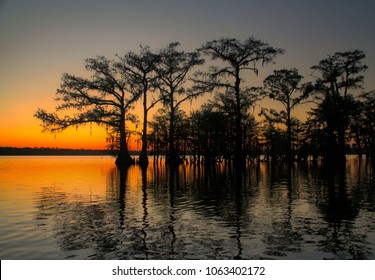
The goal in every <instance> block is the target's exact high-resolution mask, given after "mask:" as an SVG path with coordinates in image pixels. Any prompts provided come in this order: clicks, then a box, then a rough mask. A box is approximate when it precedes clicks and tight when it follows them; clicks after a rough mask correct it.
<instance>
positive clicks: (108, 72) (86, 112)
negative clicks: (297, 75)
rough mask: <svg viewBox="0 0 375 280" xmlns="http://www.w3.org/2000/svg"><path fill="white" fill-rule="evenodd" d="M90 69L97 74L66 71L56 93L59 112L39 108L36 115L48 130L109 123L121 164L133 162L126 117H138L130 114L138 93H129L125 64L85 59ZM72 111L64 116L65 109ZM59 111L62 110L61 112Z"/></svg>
mask: <svg viewBox="0 0 375 280" xmlns="http://www.w3.org/2000/svg"><path fill="white" fill-rule="evenodd" d="M85 63H86V70H88V71H90V72H92V73H93V75H92V76H91V77H90V78H83V77H78V76H74V75H70V74H67V73H65V74H63V76H62V83H61V85H60V88H59V89H58V90H57V92H56V95H57V97H56V101H57V102H59V105H57V106H56V112H55V113H48V112H47V111H46V110H43V109H40V108H39V109H38V110H37V112H36V113H35V115H34V116H35V117H36V118H38V119H39V120H41V121H42V127H43V130H44V131H47V132H52V133H55V132H61V131H63V130H65V129H66V128H68V127H71V126H76V127H77V126H81V125H85V124H87V123H96V124H98V125H103V126H106V127H107V128H108V129H107V131H109V133H112V135H111V136H112V138H113V139H114V141H115V142H117V139H118V142H119V152H118V156H117V159H116V163H117V164H121V165H128V164H131V163H132V162H133V160H132V158H131V157H130V155H129V152H128V145H127V139H126V137H127V130H126V126H125V122H126V120H128V119H129V118H131V119H134V116H132V115H131V114H130V113H129V110H130V109H131V108H132V106H133V104H134V102H135V101H136V100H137V99H138V98H139V93H138V92H133V93H131V92H128V91H127V86H128V80H127V79H126V77H124V76H123V75H122V73H123V69H121V65H120V64H118V63H115V62H114V61H113V60H109V59H107V58H105V57H104V56H98V57H96V58H89V59H86V60H85ZM66 110H68V111H70V114H67V115H61V113H62V112H63V111H66ZM57 112H59V113H60V112H61V113H60V114H58V113H57Z"/></svg>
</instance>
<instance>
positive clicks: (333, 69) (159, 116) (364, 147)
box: [35, 37, 375, 166]
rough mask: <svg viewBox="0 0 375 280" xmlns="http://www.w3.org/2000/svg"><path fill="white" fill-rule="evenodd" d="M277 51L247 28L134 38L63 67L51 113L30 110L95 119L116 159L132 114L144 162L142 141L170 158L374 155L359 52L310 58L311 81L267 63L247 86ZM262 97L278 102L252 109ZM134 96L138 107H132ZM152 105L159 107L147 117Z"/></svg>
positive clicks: (44, 116) (60, 126)
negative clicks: (154, 46)
mask: <svg viewBox="0 0 375 280" xmlns="http://www.w3.org/2000/svg"><path fill="white" fill-rule="evenodd" d="M283 52H284V51H283V50H282V49H279V48H275V47H272V46H270V45H269V44H267V43H264V42H262V41H260V40H258V39H255V38H254V37H250V38H248V39H246V40H244V41H241V40H237V39H230V38H223V39H220V40H213V41H210V42H207V43H205V44H203V45H202V46H201V47H200V48H199V49H197V50H195V51H193V52H185V51H181V50H179V43H171V44H169V45H168V46H167V47H166V48H164V49H161V50H159V51H155V52H154V51H152V50H151V49H150V48H149V47H142V46H141V47H140V50H139V51H138V52H132V51H131V52H128V53H127V54H125V55H124V56H116V59H114V60H111V59H107V58H105V57H102V56H98V57H96V58H90V59H87V60H86V61H85V62H86V69H87V70H88V71H89V72H91V73H92V75H91V77H89V78H83V77H78V76H74V75H70V74H66V73H65V74H63V76H62V83H61V86H60V88H59V89H58V90H57V92H56V100H57V101H58V105H57V106H56V112H53V113H49V112H46V111H45V110H43V109H38V111H37V112H36V113H35V116H36V117H37V118H38V119H40V120H41V121H42V127H43V129H44V131H48V132H52V133H55V132H59V131H63V130H64V129H66V128H68V127H70V126H79V125H84V124H87V123H96V124H98V125H102V126H104V127H105V128H106V131H107V134H108V137H107V142H108V146H109V148H111V149H113V150H117V151H118V157H117V160H116V163H117V164H125V165H126V164H131V163H133V159H132V158H131V156H130V155H129V151H128V141H129V139H130V136H131V134H132V131H131V129H129V127H128V125H127V124H129V123H130V122H133V123H136V122H138V118H139V117H141V118H142V126H141V127H142V132H141V133H140V140H141V141H142V151H141V155H140V157H139V161H140V163H141V164H147V162H148V150H150V151H152V152H153V154H154V155H155V156H156V157H155V158H156V159H157V158H158V156H159V155H166V159H167V162H168V163H169V164H171V165H176V164H179V163H181V162H182V161H183V160H185V159H188V160H189V161H190V162H194V163H200V162H205V163H206V164H210V163H213V162H216V161H218V160H230V161H233V162H234V163H235V164H236V165H240V166H242V165H243V164H244V163H245V162H246V161H247V160H250V161H256V160H258V161H259V160H266V161H287V162H293V161H306V160H318V159H324V160H325V161H328V162H338V161H344V160H345V154H346V153H348V152H349V151H353V149H354V150H355V151H356V153H358V155H359V156H362V155H366V156H367V157H368V158H371V159H372V160H375V146H374V145H375V139H374V137H375V134H374V127H375V124H374V118H375V112H374V108H375V106H374V105H375V91H370V92H363V88H364V87H363V85H364V76H363V72H364V71H365V70H366V69H367V66H366V65H365V64H364V62H363V60H364V58H365V54H364V53H363V52H362V51H360V50H354V51H347V52H337V53H334V54H332V55H328V56H327V57H326V58H324V59H322V60H321V61H319V62H318V63H317V64H316V65H313V66H312V67H311V69H312V71H313V74H314V77H315V81H313V82H308V83H304V82H303V79H304V77H303V76H302V75H301V74H300V73H299V71H298V69H295V68H293V69H278V70H274V71H273V73H272V74H270V75H269V76H267V77H266V78H265V79H264V82H263V86H262V87H254V86H250V85H249V82H248V78H251V76H252V75H258V73H259V71H260V70H261V68H262V67H263V66H264V65H265V64H267V63H271V62H273V61H274V60H275V59H276V58H277V57H278V56H279V55H282V54H283ZM202 69H204V70H202ZM205 94H206V95H210V97H211V98H210V99H209V101H208V102H207V103H205V104H203V105H202V106H201V108H200V109H198V110H195V111H193V112H189V114H188V113H187V112H185V111H183V110H182V109H181V105H182V104H183V103H185V102H188V101H190V102H193V100H194V99H195V98H197V97H198V96H202V95H205ZM264 98H265V99H271V100H274V101H276V102H278V103H279V104H280V105H281V107H282V109H281V110H276V109H274V108H262V109H261V110H260V112H259V116H260V118H256V116H255V115H254V107H255V105H256V103H257V102H258V101H260V100H261V99H264ZM138 100H142V107H143V115H142V116H136V115H134V111H133V109H134V105H135V103H136V102H137V101H138ZM307 102H308V103H310V104H311V106H310V108H311V109H310V111H309V112H307V113H308V119H307V121H305V122H301V121H300V120H298V119H297V118H296V117H295V116H294V114H293V110H294V109H295V108H296V107H297V106H299V105H301V104H304V103H307ZM156 104H159V105H161V106H160V107H161V108H160V109H159V110H157V112H156V113H155V114H154V115H153V116H152V118H151V119H150V118H149V116H148V113H149V111H150V110H151V109H152V108H154V106H155V105H156ZM62 111H64V112H65V111H66V112H69V114H66V113H65V114H62ZM257 119H260V120H257Z"/></svg>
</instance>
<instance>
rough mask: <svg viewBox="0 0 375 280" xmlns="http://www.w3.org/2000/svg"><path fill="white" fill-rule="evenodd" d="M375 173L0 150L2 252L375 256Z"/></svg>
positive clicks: (43, 255) (6, 255)
mask: <svg viewBox="0 0 375 280" xmlns="http://www.w3.org/2000/svg"><path fill="white" fill-rule="evenodd" d="M373 172H374V170H373V169H372V168H371V166H369V165H367V164H366V161H365V160H358V159H357V158H355V157H350V158H348V161H347V163H346V165H345V166H343V167H342V168H338V169H334V170H333V169H327V168H325V167H322V166H314V165H312V164H305V165H296V166H294V168H293V169H291V170H289V169H288V168H286V167H285V166H284V165H282V164H279V165H276V166H271V165H267V164H265V163H261V164H260V165H258V166H256V165H254V166H249V167H247V169H246V171H245V172H244V174H243V176H242V177H240V178H239V177H238V176H237V177H236V176H233V174H231V172H230V170H229V169H228V168H227V167H226V166H225V165H224V164H221V165H218V166H217V167H216V168H215V169H212V170H203V169H199V168H197V167H194V166H192V165H184V166H180V167H179V168H178V169H176V170H169V169H168V168H166V167H165V166H164V165H163V164H160V165H158V166H154V165H153V164H152V163H151V164H150V165H149V166H148V168H147V170H144V171H142V170H141V169H140V167H139V166H132V167H130V168H129V169H127V170H119V169H117V168H116V166H115V165H114V158H112V157H106V156H82V157H80V156H73V157H70V156H60V157H53V156H46V157H42V156H41V157H38V156H32V157H27V156H25V157H0V259H375V185H374V177H373V176H374V173H373Z"/></svg>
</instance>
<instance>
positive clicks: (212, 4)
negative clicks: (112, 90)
mask: <svg viewBox="0 0 375 280" xmlns="http://www.w3.org/2000/svg"><path fill="white" fill-rule="evenodd" d="M374 11H375V1H373V0H357V1H351V0H330V1H327V0H314V1H300V0H290V1H288V0H284V1H282V0H275V1H271V0H232V1H228V0H226V1H223V0H215V1H214V0H189V1H186V0H184V1H178V0H160V1H157V0H134V1H131V0H102V1H99V0H91V1H88V0H87V1H84V0H64V1H59V0H33V1H30V0H0V38H1V39H0V40H1V45H0V146H15V147H61V148H98V149H102V148H105V145H106V143H105V133H104V130H103V129H101V128H97V127H96V126H92V127H90V126H87V127H85V128H79V129H75V128H72V129H69V130H67V131H65V132H63V133H60V134H58V135H51V134H47V133H42V132H41V127H40V123H39V121H38V120H37V119H35V118H34V117H33V115H34V113H35V111H36V110H37V108H38V107H41V108H45V109H47V110H49V111H52V110H53V109H54V107H55V105H56V103H55V102H54V97H55V92H56V89H57V88H58V87H59V84H60V79H61V74H62V73H64V72H67V73H70V74H76V75H86V72H85V71H84V59H85V58H89V57H95V56H97V55H104V56H106V57H108V58H114V55H115V54H119V55H121V54H124V53H126V52H128V51H138V46H139V45H144V46H145V45H149V46H150V47H151V48H152V49H153V50H158V49H160V48H163V47H165V46H166V45H167V44H169V43H170V42H174V41H179V42H180V43H181V49H183V50H186V51H192V50H194V49H196V48H198V47H200V46H201V45H202V44H203V43H205V42H206V41H210V40H213V39H220V38H222V37H234V38H238V39H246V38H248V37H250V36H254V37H255V38H257V39H260V40H262V41H264V42H267V43H269V44H270V45H272V46H274V47H279V48H283V49H285V51H286V52H285V54H284V55H282V56H280V57H278V58H276V60H275V64H274V65H272V66H269V67H266V68H264V69H261V72H260V75H259V77H256V76H255V75H253V74H251V73H249V75H248V77H245V78H246V79H247V81H248V82H249V83H250V84H257V85H258V84H259V83H261V81H262V79H263V78H264V77H265V76H266V75H269V74H271V72H272V71H273V70H275V69H281V68H291V67H296V68H298V69H299V70H300V72H301V74H302V75H303V76H305V78H306V81H307V80H312V76H311V75H312V70H310V67H311V66H312V65H314V64H317V63H318V62H319V60H321V59H323V58H325V57H326V55H328V54H333V53H334V52H336V51H347V50H354V49H361V50H363V51H364V52H365V54H366V59H365V61H364V62H365V63H366V64H367V65H368V66H369V69H368V71H367V72H366V73H365V77H366V79H365V87H366V90H374V89H375V36H374V31H375V19H374ZM209 97H210V96H206V98H209ZM199 102H202V101H199V100H198V102H196V103H193V106H194V107H195V108H197V107H199ZM266 105H267V104H266ZM268 105H270V106H272V104H271V103H270V104H268ZM187 109H189V108H187ZM301 110H302V109H300V112H297V113H298V114H301V115H303V112H301ZM132 148H136V147H135V146H133V147H132Z"/></svg>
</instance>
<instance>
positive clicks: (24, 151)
mask: <svg viewBox="0 0 375 280" xmlns="http://www.w3.org/2000/svg"><path fill="white" fill-rule="evenodd" d="M138 154H139V152H130V155H138ZM101 155H108V156H115V155H116V151H111V150H92V149H63V148H62V149H60V148H30V147H24V148H15V147H0V156H101Z"/></svg>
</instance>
